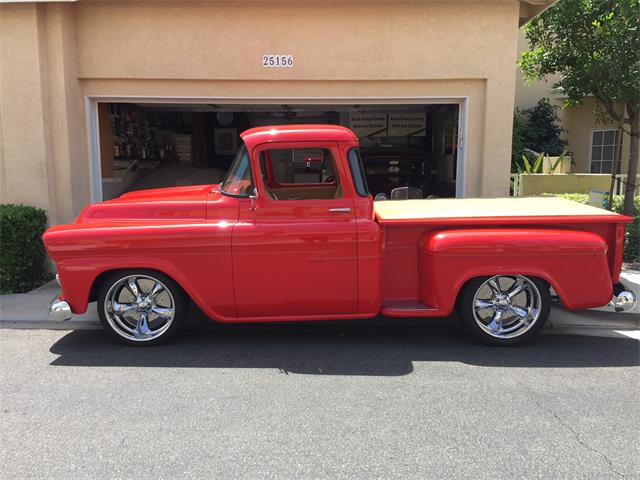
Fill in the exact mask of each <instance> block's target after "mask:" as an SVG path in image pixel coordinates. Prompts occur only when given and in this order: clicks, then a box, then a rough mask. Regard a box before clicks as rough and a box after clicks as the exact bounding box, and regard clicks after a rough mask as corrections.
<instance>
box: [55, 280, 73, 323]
mask: <svg viewBox="0 0 640 480" xmlns="http://www.w3.org/2000/svg"><path fill="white" fill-rule="evenodd" d="M56 283H57V284H58V286H60V276H59V275H58V274H57V273H56ZM71 315H72V313H71V307H70V306H69V304H68V303H67V302H66V301H64V300H60V294H59V293H58V295H56V296H55V297H53V298H52V299H51V302H49V320H59V321H64V320H69V319H70V318H71Z"/></svg>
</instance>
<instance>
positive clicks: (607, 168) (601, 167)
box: [591, 130, 620, 173]
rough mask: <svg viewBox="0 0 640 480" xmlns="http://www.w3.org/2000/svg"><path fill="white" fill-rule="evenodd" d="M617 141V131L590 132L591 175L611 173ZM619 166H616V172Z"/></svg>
mask: <svg viewBox="0 0 640 480" xmlns="http://www.w3.org/2000/svg"><path fill="white" fill-rule="evenodd" d="M617 141H618V131H617V130H593V131H592V132H591V173H611V171H612V169H613V164H614V157H615V152H616V142H617ZM619 169H620V165H619V164H618V165H616V172H617V171H618V170H619Z"/></svg>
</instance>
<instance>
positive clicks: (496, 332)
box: [458, 275, 551, 345]
mask: <svg viewBox="0 0 640 480" xmlns="http://www.w3.org/2000/svg"><path fill="white" fill-rule="evenodd" d="M550 306H551V297H550V294H549V286H548V285H547V284H546V283H545V282H543V281H542V280H539V279H537V278H531V277H525V276H522V275H495V276H493V277H481V278H475V279H473V280H470V281H469V282H468V283H467V284H466V285H465V286H464V288H463V290H462V292H461V294H460V298H459V302H458V314H459V316H460V317H461V319H462V321H463V323H464V324H465V326H466V328H467V330H469V332H470V333H471V334H472V335H474V336H475V337H476V338H478V339H479V340H480V341H482V342H484V343H487V344H490V345H514V344H517V343H522V342H525V341H527V340H529V339H530V338H531V337H533V336H535V335H536V334H537V333H538V332H539V331H540V330H541V329H542V327H544V325H545V323H546V322H547V319H548V318H549V309H550Z"/></svg>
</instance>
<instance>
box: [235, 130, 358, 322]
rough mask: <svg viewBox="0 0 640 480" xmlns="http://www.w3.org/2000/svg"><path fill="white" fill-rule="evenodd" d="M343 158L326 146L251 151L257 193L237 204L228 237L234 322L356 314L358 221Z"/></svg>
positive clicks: (333, 146) (332, 146)
mask: <svg viewBox="0 0 640 480" xmlns="http://www.w3.org/2000/svg"><path fill="white" fill-rule="evenodd" d="M340 154H341V153H340V150H339V149H338V146H337V144H335V143H330V142H329V143H317V142H308V143H307V142H305V143H301V142H295V143H288V144H284V143H277V144H271V145H269V144H266V145H264V146H259V147H257V149H256V150H255V151H254V152H253V154H252V166H253V171H254V177H255V178H254V182H255V185H256V193H257V196H256V198H252V199H245V200H243V201H242V203H241V207H240V216H239V222H238V224H237V225H236V226H235V227H234V232H233V239H232V249H233V273H234V287H235V295H236V311H237V315H238V317H239V318H241V319H242V318H251V317H298V316H299V317H301V318H308V317H312V316H317V315H322V316H327V315H336V316H339V315H346V314H353V313H357V312H358V265H357V262H358V256H357V253H358V252H357V232H356V219H355V212H354V205H353V200H352V199H351V198H349V197H345V195H344V193H343V188H342V185H343V182H344V181H345V180H346V179H348V178H349V177H348V176H346V175H345V172H344V171H343V170H342V168H343V165H344V163H343V162H342V161H340V157H339V155H340ZM347 181H348V180H347Z"/></svg>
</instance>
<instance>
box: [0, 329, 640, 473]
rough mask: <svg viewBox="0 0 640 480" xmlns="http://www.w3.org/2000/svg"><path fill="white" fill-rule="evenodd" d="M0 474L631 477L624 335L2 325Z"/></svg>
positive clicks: (632, 364) (635, 417) (633, 444)
mask: <svg viewBox="0 0 640 480" xmlns="http://www.w3.org/2000/svg"><path fill="white" fill-rule="evenodd" d="M0 338H1V339H2V351H3V360H2V362H3V363H2V365H3V366H2V371H1V375H2V391H3V394H2V408H3V413H2V415H3V422H2V428H1V429H0V431H1V432H2V437H1V439H0V440H1V442H2V449H3V452H2V462H3V464H2V469H3V472H2V473H3V475H2V477H3V478H8V479H9V478H11V479H12V478H51V479H73V478H153V479H156V478H167V479H169V478H171V479H173V478H220V479H235V478H248V479H254V478H255V479H268V478H269V479H270V478H278V479H306V478H309V479H311V478H337V479H369V478H372V479H373V478H380V479H395V478H397V479H414V478H415V479H425V478H473V479H483V478H487V479H495V478H540V479H545V480H546V479H550V478H594V479H608V478H616V479H617V478H639V475H638V474H639V472H640V456H639V455H638V453H639V451H638V440H637V438H638V435H637V434H638V425H640V406H639V404H638V398H639V394H640V388H639V369H638V366H639V365H640V354H639V350H638V345H639V343H638V342H637V341H636V340H634V339H630V338H598V337H587V336H570V335H562V336H557V335H553V334H548V335H543V336H540V337H539V338H538V339H537V340H536V341H535V342H534V343H532V344H530V345H526V346H523V347H518V348H490V347H484V346H480V345H477V344H475V343H472V342H471V341H470V340H469V339H468V337H466V336H465V335H463V334H462V333H461V332H460V330H459V328H458V326H457V325H456V324H455V323H451V322H448V323H446V322H442V321H437V320H434V321H433V322H429V323H428V324H422V325H415V324H411V323H409V324H405V325H400V326H389V325H384V326H382V325H380V326H378V325H376V324H375V323H369V324H367V325H340V324H335V323H334V324H328V325H326V324H324V325H284V326H282V325H273V326H266V325H263V326H260V325H255V326H217V325H210V324H208V323H196V324H192V325H191V326H190V327H189V328H188V330H187V331H186V332H185V334H184V335H183V336H182V337H181V338H180V339H179V340H178V341H176V342H174V343H171V344H169V345H166V346H161V347H147V348H132V347H126V346H122V345H119V344H117V343H114V342H113V341H112V340H110V339H109V337H107V336H106V335H105V334H104V333H103V332H102V331H100V330H77V331H72V332H69V331H48V330H11V329H3V330H0Z"/></svg>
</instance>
